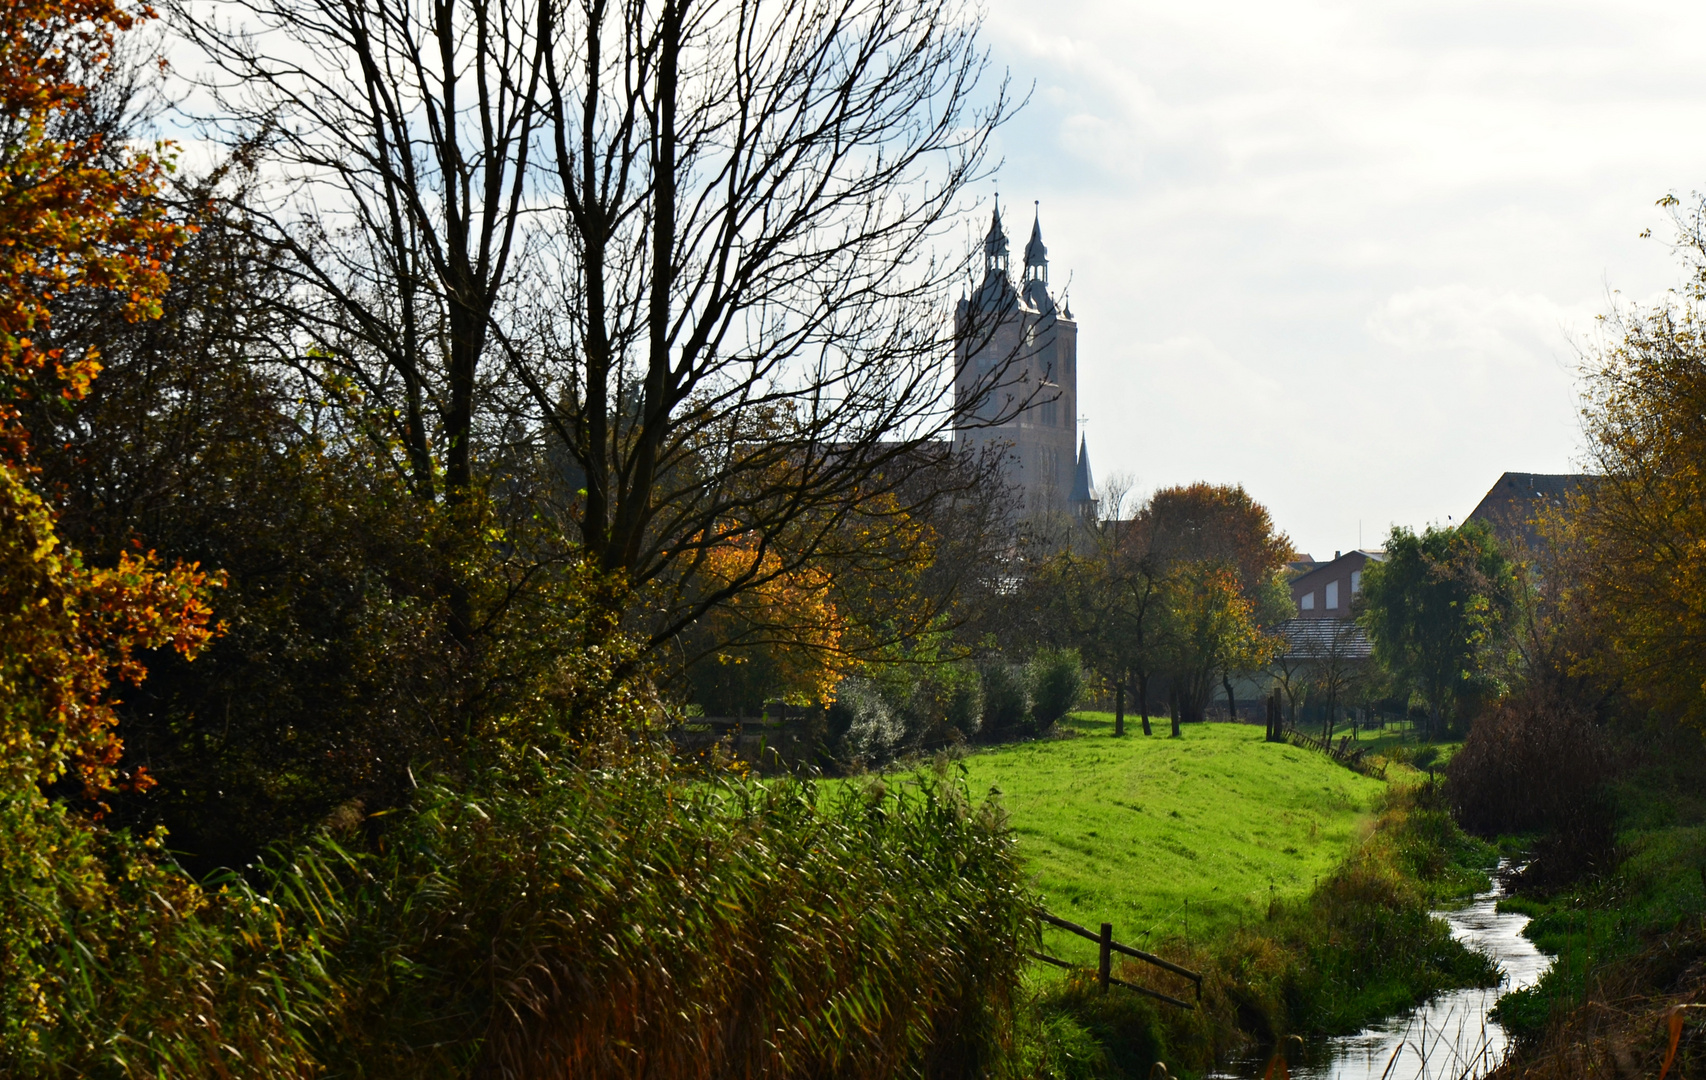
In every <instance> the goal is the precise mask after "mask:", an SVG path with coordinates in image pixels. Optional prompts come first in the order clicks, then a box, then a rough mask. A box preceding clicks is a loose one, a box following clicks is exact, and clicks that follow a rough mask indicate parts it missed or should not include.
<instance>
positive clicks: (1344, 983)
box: [1036, 774, 1497, 1080]
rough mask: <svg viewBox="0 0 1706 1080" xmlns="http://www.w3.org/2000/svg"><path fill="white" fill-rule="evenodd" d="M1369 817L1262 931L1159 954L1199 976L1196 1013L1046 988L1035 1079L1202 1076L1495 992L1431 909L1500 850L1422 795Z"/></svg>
mask: <svg viewBox="0 0 1706 1080" xmlns="http://www.w3.org/2000/svg"><path fill="white" fill-rule="evenodd" d="M1409 775H1410V776H1412V777H1413V774H1409ZM1378 809H1379V812H1378V814H1377V816H1376V818H1375V820H1374V821H1373V822H1372V823H1371V825H1370V827H1369V829H1368V831H1367V833H1366V835H1365V836H1364V838H1363V840H1362V841H1361V842H1360V843H1359V844H1358V845H1357V846H1356V847H1355V848H1354V849H1353V850H1352V851H1351V852H1350V853H1349V854H1348V855H1347V856H1346V858H1345V859H1344V860H1343V862H1341V864H1340V865H1339V866H1338V867H1337V868H1336V869H1334V870H1333V871H1332V872H1331V873H1329V874H1327V875H1325V876H1324V877H1323V879H1322V881H1321V882H1320V884H1319V885H1318V886H1317V887H1316V888H1315V889H1313V890H1312V891H1310V892H1309V893H1308V895H1306V896H1303V897H1298V898H1295V899H1292V900H1280V901H1277V902H1275V903H1274V904H1273V905H1272V906H1271V907H1270V909H1269V910H1268V911H1267V912H1265V913H1264V914H1263V917H1262V918H1261V919H1260V920H1259V921H1247V922H1246V923H1245V924H1244V925H1243V926H1241V927H1240V926H1235V927H1232V928H1230V929H1229V930H1227V931H1225V932H1223V933H1221V934H1218V935H1216V936H1215V937H1213V938H1211V939H1209V940H1207V941H1202V942H1192V943H1191V944H1189V945H1186V944H1185V943H1184V942H1183V941H1182V940H1174V941H1172V942H1168V943H1165V944H1163V945H1161V946H1160V947H1159V950H1158V951H1160V952H1161V953H1162V954H1163V955H1166V956H1168V957H1169V958H1171V959H1173V960H1175V961H1177V962H1179V963H1182V964H1186V965H1188V966H1190V967H1192V968H1194V969H1196V970H1198V971H1201V972H1203V974H1204V976H1205V980H1204V991H1203V1002H1202V1007H1201V1008H1200V1009H1199V1010H1193V1011H1188V1012H1187V1011H1184V1010H1178V1009H1172V1008H1169V1007H1166V1006H1161V1005H1157V1004H1155V1003H1154V1002H1152V1001H1149V1000H1147V999H1144V998H1141V997H1139V996H1137V995H1134V994H1130V993H1128V992H1123V991H1120V990H1118V988H1116V989H1115V990H1114V991H1113V992H1110V993H1109V994H1108V995H1107V996H1102V995H1100V994H1099V993H1097V990H1096V987H1095V986H1094V984H1093V980H1091V979H1089V978H1087V977H1077V976H1075V977H1070V978H1068V979H1066V980H1064V981H1057V982H1054V983H1051V984H1049V985H1048V986H1047V987H1045V988H1044V989H1043V990H1042V991H1041V992H1040V993H1039V995H1038V998H1037V1013H1036V1015H1037V1020H1036V1024H1037V1027H1038V1030H1039V1032H1040V1033H1041V1034H1040V1043H1041V1045H1042V1046H1043V1048H1044V1050H1043V1053H1042V1057H1043V1063H1042V1066H1041V1067H1040V1068H1039V1069H1038V1070H1037V1071H1038V1072H1039V1073H1040V1074H1042V1075H1050V1076H1055V1077H1070V1078H1075V1080H1076V1078H1102V1077H1107V1078H1117V1077H1140V1076H1145V1075H1148V1070H1149V1069H1150V1068H1151V1066H1152V1065H1153V1063H1154V1062H1155V1061H1158V1060H1160V1061H1165V1062H1166V1063H1167V1064H1168V1066H1169V1068H1170V1069H1171V1070H1172V1071H1173V1072H1174V1073H1175V1074H1181V1073H1183V1074H1192V1073H1201V1072H1205V1071H1207V1070H1208V1069H1209V1068H1210V1067H1211V1066H1212V1065H1213V1064H1214V1063H1215V1062H1216V1061H1218V1060H1224V1058H1225V1057H1226V1055H1228V1054H1231V1053H1235V1052H1240V1051H1244V1052H1248V1051H1251V1050H1255V1051H1256V1052H1261V1049H1260V1048H1261V1047H1263V1046H1271V1045H1272V1044H1273V1043H1274V1041H1275V1040H1276V1039H1278V1038H1280V1037H1283V1036H1285V1035H1287V1034H1293V1033H1296V1034H1304V1035H1325V1034H1336V1033H1345V1032H1351V1031H1355V1030H1357V1029H1359V1028H1361V1027H1362V1026H1364V1025H1365V1024H1367V1023H1369V1022H1370V1021H1372V1020H1375V1019H1377V1018H1379V1017H1381V1016H1384V1015H1388V1014H1390V1013H1393V1012H1395V1011H1398V1010H1400V1009H1403V1008H1406V1007H1409V1006H1412V1005H1414V1004H1417V1003H1419V1002H1420V1001H1422V1000H1423V999H1425V998H1426V997H1428V996H1429V995H1431V994H1433V993H1435V992H1437V991H1439V990H1443V989H1446V988H1450V987H1458V986H1469V985H1483V986H1485V985H1492V983H1493V982H1494V981H1495V980H1496V978H1497V972H1496V970H1495V969H1494V967H1493V966H1492V965H1491V964H1490V963H1489V962H1488V961H1487V960H1486V958H1484V957H1482V956H1480V955H1478V954H1475V953H1471V952H1469V951H1467V950H1466V949H1464V948H1463V947H1462V946H1461V945H1459V944H1458V943H1457V942H1456V941H1455V940H1454V939H1452V937H1451V935H1450V931H1449V929H1448V928H1447V927H1446V926H1445V924H1444V923H1443V922H1442V921H1440V920H1438V919H1434V918H1432V917H1431V916H1430V915H1429V914H1428V912H1429V909H1430V908H1432V907H1434V906H1436V905H1438V904H1441V903H1443V902H1449V900H1450V899H1451V898H1453V897H1459V896H1464V895H1466V894H1468V893H1470V892H1472V891H1474V890H1475V889H1477V888H1479V887H1482V886H1484V885H1485V884H1486V883H1487V879H1486V876H1485V874H1484V872H1483V868H1484V867H1485V866H1486V865H1487V863H1488V862H1489V861H1490V860H1491V859H1492V858H1493V857H1494V856H1495V855H1496V852H1495V851H1494V850H1493V849H1492V848H1491V847H1489V846H1488V845H1485V844H1480V843H1478V842H1475V841H1473V840H1471V839H1469V838H1467V837H1465V836H1464V835H1463V834H1462V833H1461V832H1460V831H1459V830H1457V828H1456V827H1455V826H1454V825H1453V824H1452V823H1451V820H1450V818H1449V816H1448V815H1447V813H1446V812H1445V810H1444V809H1443V808H1442V807H1441V806H1439V805H1438V803H1437V801H1436V800H1434V799H1432V798H1431V797H1430V795H1429V790H1428V789H1427V788H1426V787H1425V786H1423V785H1414V784H1411V785H1401V786H1398V787H1395V788H1393V789H1391V790H1389V792H1388V793H1387V794H1385V795H1384V796H1383V797H1382V799H1381V800H1380V804H1379V808H1378ZM1120 975H1121V977H1122V978H1126V979H1129V980H1131V981H1134V982H1139V983H1142V984H1145V985H1149V986H1152V987H1156V988H1165V989H1170V990H1173V991H1174V992H1177V989H1178V988H1177V987H1176V986H1169V985H1167V983H1168V979H1169V976H1166V975H1164V974H1161V973H1158V972H1156V971H1155V970H1154V969H1152V968H1149V967H1147V966H1146V965H1138V964H1125V965H1122V968H1121V971H1120Z"/></svg>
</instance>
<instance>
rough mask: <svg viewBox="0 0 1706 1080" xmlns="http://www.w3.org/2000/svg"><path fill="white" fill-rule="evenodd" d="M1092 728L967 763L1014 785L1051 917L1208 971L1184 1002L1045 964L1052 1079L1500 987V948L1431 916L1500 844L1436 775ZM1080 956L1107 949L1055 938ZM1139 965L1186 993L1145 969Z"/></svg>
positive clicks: (1039, 1065)
mask: <svg viewBox="0 0 1706 1080" xmlns="http://www.w3.org/2000/svg"><path fill="white" fill-rule="evenodd" d="M1069 726H1070V732H1071V735H1072V736H1074V737H1068V738H1062V739H1053V740H1041V741H1037V742H1032V743H1025V744H1018V745H1013V746H1004V747H997V748H994V749H990V750H986V751H982V752H979V753H976V754H972V755H970V756H968V757H967V758H966V759H965V760H964V761H963V762H962V764H963V766H964V768H965V770H966V772H967V780H968V785H969V787H970V789H971V790H972V791H973V792H974V793H982V792H984V791H988V790H991V789H993V790H995V791H998V792H999V793H1000V795H999V797H1000V800H1001V804H1002V806H1003V807H1004V808H1005V810H1006V812H1007V815H1008V818H1009V822H1010V824H1011V827H1012V829H1013V832H1014V835H1015V836H1016V837H1017V838H1018V851H1019V854H1020V855H1021V857H1022V858H1023V860H1024V866H1025V870H1026V871H1027V872H1028V873H1029V874H1031V875H1033V878H1034V880H1035V882H1036V886H1037V889H1038V891H1039V892H1040V893H1041V894H1042V896H1043V898H1044V900H1045V902H1046V903H1047V905H1048V906H1049V907H1050V909H1051V910H1053V911H1055V912H1056V913H1057V914H1060V915H1062V916H1065V917H1066V918H1069V919H1072V920H1074V921H1076V922H1080V923H1084V924H1087V925H1092V926H1093V925H1095V924H1097V923H1100V922H1103V921H1106V922H1111V923H1113V924H1114V928H1115V936H1116V937H1117V938H1119V939H1120V940H1124V941H1128V942H1131V943H1133V944H1139V945H1141V946H1143V947H1146V948H1149V949H1151V950H1153V951H1155V952H1158V953H1161V954H1162V955H1164V956H1167V957H1169V958H1171V959H1173V960H1175V961H1176V962H1178V963H1181V964H1184V965H1186V966H1188V967H1191V968H1193V969H1195V970H1198V971H1201V972H1203V973H1204V975H1205V985H1204V993H1203V1006H1202V1008H1201V1009H1200V1010H1197V1011H1191V1012H1185V1011H1181V1010H1177V1009H1173V1008H1171V1007H1168V1006H1165V1005H1160V1004H1157V1003H1155V1002H1153V1001H1151V1000H1149V999H1146V998H1143V997H1141V996H1139V995H1136V994H1132V993H1130V992H1128V991H1124V990H1121V989H1119V988H1115V989H1114V990H1113V991H1112V992H1111V993H1109V994H1108V995H1107V996H1103V995H1101V994H1100V993H1099V992H1098V988H1097V987H1096V986H1095V983H1094V979H1093V978H1091V977H1089V976H1087V975H1083V974H1080V975H1065V976H1063V975H1061V974H1060V973H1058V972H1057V971H1056V970H1055V969H1052V968H1050V969H1042V968H1039V969H1037V970H1036V971H1035V972H1034V973H1033V990H1034V992H1035V1009H1034V1011H1033V1012H1032V1014H1031V1025H1032V1029H1031V1038H1030V1044H1031V1046H1032V1053H1033V1055H1034V1057H1035V1060H1034V1061H1033V1063H1032V1067H1033V1070H1034V1072H1035V1073H1036V1074H1037V1075H1040V1076H1058V1077H1074V1078H1077V1077H1085V1078H1089V1077H1124V1076H1132V1077H1136V1076H1146V1075H1148V1071H1149V1069H1150V1068H1151V1066H1152V1065H1153V1063H1154V1062H1155V1061H1157V1060H1164V1061H1166V1062H1167V1064H1168V1066H1169V1067H1170V1068H1171V1069H1172V1070H1173V1072H1174V1073H1175V1074H1178V1073H1180V1072H1181V1071H1183V1072H1184V1073H1187V1074H1188V1073H1196V1072H1202V1071H1206V1070H1207V1069H1208V1068H1209V1067H1210V1066H1211V1065H1212V1064H1213V1063H1214V1061H1216V1060H1217V1059H1219V1058H1222V1057H1223V1056H1224V1055H1225V1054H1227V1053H1230V1052H1233V1051H1236V1050H1238V1049H1241V1048H1248V1047H1250V1046H1259V1045H1261V1044H1263V1043H1264V1042H1270V1041H1271V1040H1273V1039H1275V1038H1278V1037H1280V1036H1282V1035H1285V1034H1288V1033H1303V1034H1326V1033H1338V1032H1346V1031H1354V1030H1356V1029H1357V1028H1359V1027H1360V1026H1362V1025H1363V1024H1366V1023H1367V1022H1369V1021H1371V1020H1373V1019H1375V1018H1377V1017H1379V1016H1382V1015H1385V1014H1388V1013H1391V1012H1393V1011H1396V1010H1398V1009H1402V1008H1405V1007H1407V1006H1410V1005H1412V1004H1415V1003H1416V1002H1418V1001H1420V1000H1422V999H1423V998H1425V997H1426V996H1428V995H1429V994H1431V993H1433V992H1435V991H1437V990H1440V989H1443V988H1446V987H1452V986H1463V985H1471V984H1487V983H1489V982H1490V981H1491V979H1492V978H1493V977H1494V973H1493V971H1492V970H1491V969H1490V967H1489V966H1488V964H1487V963H1486V961H1485V960H1484V959H1483V958H1481V957H1479V956H1477V955H1475V954H1472V953H1469V952H1467V951H1466V950H1464V949H1463V948H1462V947H1461V946H1459V945H1457V944H1456V943H1455V942H1454V941H1453V940H1452V939H1451V937H1450V934H1449V931H1448V929H1447V928H1446V927H1445V925H1444V924H1443V923H1442V922H1440V921H1438V920H1435V919H1432V918H1430V917H1429V915H1428V911H1429V910H1430V909H1431V908H1433V907H1436V906H1439V905H1441V904H1443V903H1449V902H1450V900H1451V899H1452V898H1454V897H1460V896H1466V895H1468V894H1469V893H1472V892H1473V891H1475V890H1476V889H1478V888H1482V887H1485V886H1486V884H1487V883H1488V879H1487V877H1486V875H1485V872H1484V871H1485V868H1486V867H1488V866H1489V865H1490V864H1491V863H1492V861H1493V860H1494V859H1495V857H1496V851H1495V850H1494V849H1493V848H1491V847H1490V846H1489V845H1486V844H1482V843H1479V842H1476V841H1473V840H1471V839H1469V838H1467V837H1465V836H1464V835H1463V834H1462V833H1461V832H1460V831H1459V830H1458V829H1457V828H1456V827H1455V826H1454V825H1453V824H1452V822H1451V820H1450V818H1449V815H1448V814H1447V812H1446V811H1445V809H1444V807H1443V805H1441V804H1440V803H1439V801H1438V799H1437V796H1436V793H1435V790H1434V789H1432V788H1430V787H1428V786H1427V785H1426V784H1425V783H1424V782H1423V781H1424V780H1425V777H1424V776H1423V774H1421V773H1418V772H1416V771H1415V770H1412V769H1409V768H1406V767H1404V766H1402V765H1400V766H1397V767H1396V768H1395V769H1394V771H1393V772H1392V774H1391V775H1392V777H1393V778H1394V779H1393V780H1392V781H1389V782H1382V781H1379V780H1374V779H1370V778H1368V777H1364V776H1360V775H1358V774H1356V773H1353V772H1351V771H1350V770H1348V769H1346V768H1344V767H1342V766H1340V765H1337V764H1335V763H1333V762H1332V761H1330V760H1328V759H1326V758H1325V757H1323V756H1322V755H1320V754H1317V753H1313V752H1310V751H1306V750H1302V749H1299V748H1297V747H1292V746H1287V745H1276V744H1273V743H1268V742H1266V741H1264V739H1263V733H1262V730H1261V729H1260V728H1257V727H1252V726H1246V725H1236V724H1204V725H1191V726H1187V727H1186V728H1185V729H1184V734H1183V737H1181V738H1179V739H1172V738H1169V737H1167V736H1166V735H1165V734H1163V733H1162V732H1164V731H1165V729H1164V728H1163V729H1161V730H1160V731H1158V732H1157V734H1156V735H1154V736H1151V737H1148V738H1145V737H1144V736H1143V735H1142V734H1141V729H1140V728H1139V727H1138V725H1136V724H1135V723H1132V724H1131V725H1129V726H1128V729H1127V730H1128V735H1127V736H1126V737H1125V738H1123V739H1114V738H1112V737H1110V736H1111V726H1112V725H1111V717H1108V716H1106V715H1105V714H1095V713H1089V714H1079V715H1077V716H1075V717H1074V718H1073V720H1072V721H1071V722H1070V725H1069ZM1044 946H1045V948H1046V949H1048V950H1049V951H1051V952H1053V953H1055V954H1056V955H1062V956H1066V957H1068V958H1070V959H1073V960H1076V961H1079V962H1081V963H1086V964H1090V963H1093V962H1094V951H1095V950H1094V946H1093V945H1092V944H1091V943H1089V942H1085V941H1082V939H1078V938H1075V937H1073V936H1071V935H1067V934H1065V933H1063V932H1058V931H1052V930H1051V931H1048V932H1047V933H1046V934H1045V940H1044ZM1119 974H1120V976H1121V977H1122V978H1125V979H1127V980H1129V981H1132V982H1137V983H1140V984H1143V985H1148V986H1150V987H1152V988H1154V989H1158V990H1162V991H1164V992H1168V993H1172V994H1175V995H1179V994H1185V995H1187V996H1188V993H1189V983H1186V982H1183V981H1182V980H1180V979H1179V978H1178V977H1177V976H1173V975H1169V974H1166V973H1163V972H1159V971H1156V970H1155V969H1153V968H1151V967H1149V966H1147V965H1142V964H1137V963H1126V964H1123V965H1122V966H1121V969H1120V970H1119Z"/></svg>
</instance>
